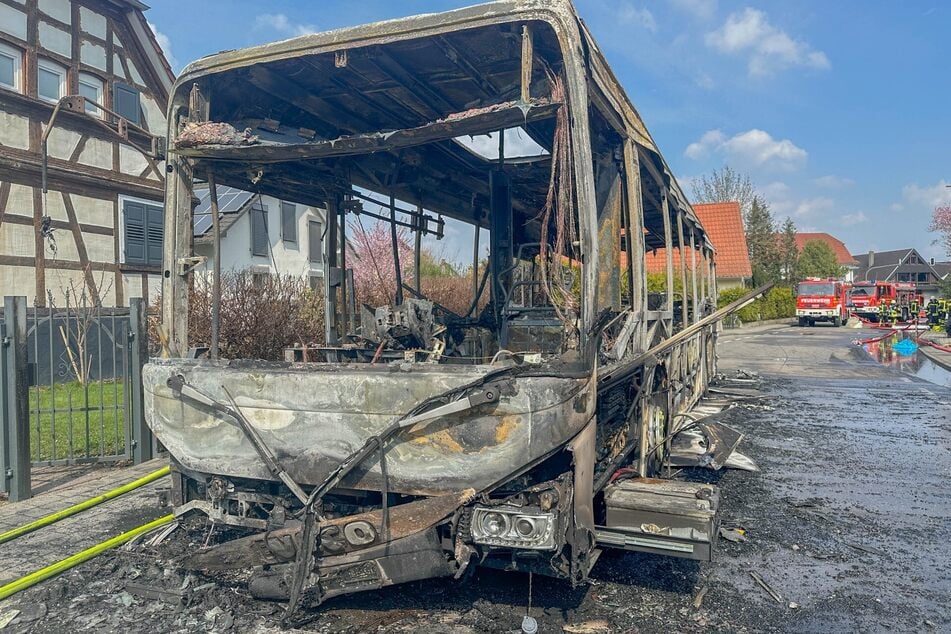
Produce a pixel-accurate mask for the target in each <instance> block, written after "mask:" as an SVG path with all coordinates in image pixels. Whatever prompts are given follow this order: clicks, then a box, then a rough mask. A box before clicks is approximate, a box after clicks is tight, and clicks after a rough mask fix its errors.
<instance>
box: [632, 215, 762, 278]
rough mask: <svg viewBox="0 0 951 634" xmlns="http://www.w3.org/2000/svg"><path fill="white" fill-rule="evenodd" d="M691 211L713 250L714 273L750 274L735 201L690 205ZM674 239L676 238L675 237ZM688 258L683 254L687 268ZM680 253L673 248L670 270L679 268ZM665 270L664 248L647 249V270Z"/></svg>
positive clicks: (750, 275)
mask: <svg viewBox="0 0 951 634" xmlns="http://www.w3.org/2000/svg"><path fill="white" fill-rule="evenodd" d="M693 210H694V212H695V213H696V214H697V217H698V218H699V219H700V223H701V224H702V225H703V229H704V231H706V232H707V235H708V236H709V237H710V242H712V243H713V247H714V248H715V249H716V250H717V253H716V263H717V277H722V278H737V277H752V275H753V268H752V267H751V266H750V255H749V251H748V250H747V248H746V233H745V232H744V231H743V215H742V214H741V213H740V204H739V203H709V204H703V205H694V206H693ZM675 239H676V238H675ZM691 262H692V258H691V256H690V254H689V253H688V254H687V268H688V269H689V268H691V265H692V264H691ZM679 267H680V254H679V250H678V249H676V248H675V249H674V271H679V270H680V268H679ZM666 270H667V254H666V253H665V252H664V249H657V251H656V252H654V251H648V252H647V272H648V273H663V272H665V271H666Z"/></svg>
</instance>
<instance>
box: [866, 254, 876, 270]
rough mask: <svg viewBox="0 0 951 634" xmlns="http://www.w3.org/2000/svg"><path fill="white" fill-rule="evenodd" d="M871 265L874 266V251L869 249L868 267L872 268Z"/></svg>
mask: <svg viewBox="0 0 951 634" xmlns="http://www.w3.org/2000/svg"><path fill="white" fill-rule="evenodd" d="M873 266H875V252H874V251H869V252H868V268H872V267H873Z"/></svg>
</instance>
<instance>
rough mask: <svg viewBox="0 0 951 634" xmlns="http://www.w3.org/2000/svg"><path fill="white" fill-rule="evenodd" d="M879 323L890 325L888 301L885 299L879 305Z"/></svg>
mask: <svg viewBox="0 0 951 634" xmlns="http://www.w3.org/2000/svg"><path fill="white" fill-rule="evenodd" d="M878 323H880V324H887V323H888V301H887V300H884V299H883V300H882V301H881V303H879V305H878Z"/></svg>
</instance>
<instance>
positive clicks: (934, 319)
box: [927, 297, 938, 327]
mask: <svg viewBox="0 0 951 634" xmlns="http://www.w3.org/2000/svg"><path fill="white" fill-rule="evenodd" d="M927 310H928V325H929V326H931V327H934V326H937V325H938V300H937V299H935V298H934V297H932V298H931V299H930V300H928V307H927Z"/></svg>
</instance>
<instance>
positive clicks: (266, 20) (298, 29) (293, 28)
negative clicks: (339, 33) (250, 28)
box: [254, 13, 316, 36]
mask: <svg viewBox="0 0 951 634" xmlns="http://www.w3.org/2000/svg"><path fill="white" fill-rule="evenodd" d="M254 28H256V29H273V30H274V31H278V32H279V33H284V34H287V35H294V36H297V35H307V34H308V33H315V32H316V28H315V27H314V25H313V24H298V23H296V22H292V21H291V20H290V18H288V17H287V16H286V15H284V14H283V13H262V14H260V15H257V16H255V18H254Z"/></svg>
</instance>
